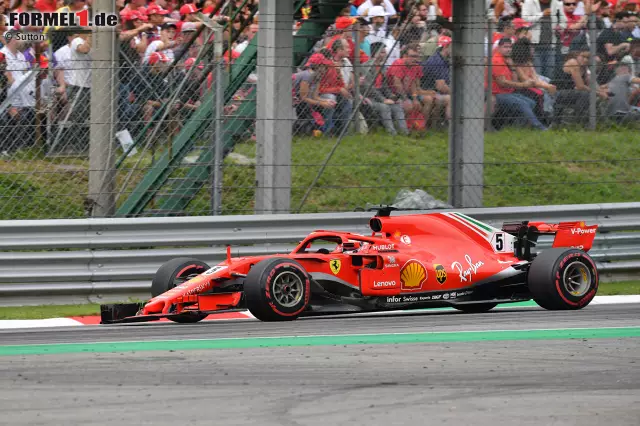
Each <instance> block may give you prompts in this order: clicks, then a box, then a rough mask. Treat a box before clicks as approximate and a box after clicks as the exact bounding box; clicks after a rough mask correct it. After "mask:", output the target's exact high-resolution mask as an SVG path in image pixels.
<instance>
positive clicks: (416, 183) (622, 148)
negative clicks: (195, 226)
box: [0, 0, 640, 219]
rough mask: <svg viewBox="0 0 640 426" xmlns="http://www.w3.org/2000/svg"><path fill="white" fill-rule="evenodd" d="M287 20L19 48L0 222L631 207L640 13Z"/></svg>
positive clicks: (2, 153) (411, 10)
mask: <svg viewBox="0 0 640 426" xmlns="http://www.w3.org/2000/svg"><path fill="white" fill-rule="evenodd" d="M285 3H286V2H280V4H278V2H275V1H265V0H263V1H261V2H259V3H258V2H256V1H253V0H240V1H234V2H231V1H229V2H225V3H222V2H217V3H215V6H213V8H209V9H206V13H205V9H204V8H203V6H204V7H205V8H206V7H208V6H209V3H206V4H205V3H202V4H201V3H199V2H196V3H194V4H195V6H197V7H200V8H201V9H200V10H199V11H196V12H195V13H188V14H186V15H183V14H178V15H177V16H178V18H177V19H176V21H177V23H178V25H176V26H172V25H167V23H166V22H165V23H164V26H161V27H160V28H159V27H158V26H157V24H161V25H162V22H163V21H167V20H170V19H174V18H175V14H169V15H161V14H159V13H160V12H158V10H157V9H156V10H155V12H156V13H149V12H153V11H154V10H153V9H152V7H151V6H149V7H148V8H147V9H146V11H145V13H138V14H136V13H133V12H131V13H130V12H127V11H126V10H125V11H124V13H123V10H114V11H115V12H116V13H119V14H120V17H121V25H120V26H119V27H118V28H116V29H115V30H114V31H112V32H107V33H99V34H96V33H94V34H93V36H92V37H91V36H90V35H89V34H86V33H84V34H83V32H82V31H79V30H73V31H71V30H69V31H65V30H64V29H59V30H55V31H54V30H51V31H47V37H48V38H49V42H48V43H44V44H43V43H31V44H24V45H21V46H18V45H17V44H16V43H17V42H16V41H15V40H14V41H9V42H8V44H7V46H5V49H9V51H10V52H11V54H9V55H7V54H5V61H4V62H3V65H4V66H5V69H6V71H7V72H5V73H2V76H3V77H4V80H3V81H2V82H0V83H2V87H3V89H4V94H5V97H4V99H3V101H2V104H1V107H0V113H1V114H2V116H1V117H0V135H2V136H1V138H2V141H1V142H0V219H32V218H39V219H45V218H51V219H53V218H83V217H140V216H181V215H195V216H198V215H212V214H213V215H219V214H252V213H288V212H291V213H298V212H344V211H354V210H361V209H366V208H367V206H369V205H374V204H392V203H393V204H395V205H397V206H400V207H407V208H433V207H446V206H449V205H454V206H456V207H479V206H484V207H499V206H520V205H547V204H563V203H591V202H621V201H627V200H635V199H638V196H639V195H640V189H639V188H640V186H639V185H638V183H639V182H638V181H639V180H640V179H639V175H638V172H637V171H636V170H637V169H638V162H639V161H640V145H638V143H637V137H636V130H637V126H638V123H639V122H640V121H639V120H638V118H639V117H640V113H639V112H638V111H640V84H639V83H640V26H639V24H638V22H639V19H638V11H639V10H638V6H637V5H636V4H635V3H632V4H629V5H624V6H622V5H616V6H615V8H612V7H611V6H609V5H608V3H607V2H604V1H584V2H576V1H574V0H564V2H562V1H558V0H551V1H549V2H544V1H538V0H535V1H526V2H504V3H505V4H507V7H506V9H504V10H502V9H496V8H495V7H494V8H487V7H486V2H484V1H474V2H467V3H465V4H463V2H457V1H454V4H453V11H452V12H451V11H447V10H443V9H442V8H437V7H434V6H433V3H432V2H427V1H404V2H398V1H392V2H390V4H392V5H393V10H389V8H388V7H387V6H383V5H386V3H383V5H380V6H377V7H371V8H367V4H369V3H370V2H355V3H357V4H360V3H362V4H361V5H360V6H353V7H351V4H352V3H353V2H347V1H346V0H345V1H337V0H334V1H323V0H314V1H307V0H295V1H292V2H291V3H292V4H288V3H286V4H285ZM375 3H376V2H373V3H372V4H375ZM496 4H502V3H501V2H498V3H496ZM181 5H182V3H181V4H180V5H179V6H181ZM547 6H548V7H547ZM109 7H111V8H113V7H114V6H113V5H111V6H109ZM162 13H164V12H162ZM158 16H159V17H160V18H158ZM223 16H226V17H228V18H229V20H228V21H227V22H225V21H224V20H221V19H220V18H221V17H223ZM158 19H160V21H158ZM74 31H75V32H74ZM87 40H89V41H87ZM98 41H100V42H98ZM109 43H110V44H109ZM84 45H86V46H90V47H91V51H90V52H89V53H83V48H82V46H84ZM15 49H17V51H20V52H22V55H23V56H22V57H20V55H17V54H15V53H13V52H15V51H16V50H15ZM105 55H106V56H105ZM16 58H17V59H16ZM32 58H33V59H32ZM460 176H462V177H460ZM457 191H458V192H457ZM465 191H466V192H465ZM460 194H462V195H460Z"/></svg>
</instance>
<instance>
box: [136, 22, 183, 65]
mask: <svg viewBox="0 0 640 426" xmlns="http://www.w3.org/2000/svg"><path fill="white" fill-rule="evenodd" d="M175 37H176V24H174V23H173V22H165V23H164V24H162V25H161V26H160V40H155V41H152V42H151V43H149V46H147V50H145V52H144V57H143V59H142V63H145V62H147V61H148V60H149V56H151V54H152V53H154V52H161V53H163V54H165V55H166V56H167V57H168V58H169V60H171V61H173V59H174V58H175V54H174V53H173V48H174V47H175V46H176V42H175Z"/></svg>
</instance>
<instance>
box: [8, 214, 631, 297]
mask: <svg viewBox="0 0 640 426" xmlns="http://www.w3.org/2000/svg"><path fill="white" fill-rule="evenodd" d="M432 211H433V210H432ZM437 211H449V210H437ZM458 211H462V212H464V213H465V214H467V215H469V216H472V217H475V218H477V219H480V220H483V221H486V222H488V223H491V224H492V225H494V226H496V227H500V226H501V225H502V223H503V222H504V221H514V220H545V221H549V222H559V221H563V220H584V221H586V222H588V223H597V224H598V225H600V228H599V229H598V235H597V236H596V239H595V245H594V248H593V249H592V250H591V252H590V254H591V255H592V256H593V257H594V259H595V260H596V261H597V262H598V267H599V268H600V270H601V277H602V280H603V281H613V280H621V279H632V278H637V277H639V276H640V232H638V231H640V203H619V204H587V205H559V206H534V207H506V208H486V209H459V210H458ZM426 212H428V211H412V212H394V213H392V214H397V215H399V214H408V213H426ZM372 215H373V212H355V213H326V214H300V215H259V216H258V215H256V216H196V217H160V218H136V219H119V218H118V219H63V220H21V221H12V220H8V221H1V222H0V306H11V305H33V304H60V303H89V302H92V303H96V302H105V301H114V300H127V299H130V298H133V299H142V300H144V299H146V298H148V297H149V291H150V286H151V279H152V277H153V274H154V273H155V271H156V270H157V269H158V267H160V265H161V264H162V263H163V262H165V261H167V260H169V259H171V258H174V257H179V256H193V257H197V258H200V259H202V260H203V261H205V262H207V263H210V264H214V263H217V262H220V261H222V260H223V259H224V258H225V256H226V249H225V245H226V244H231V245H232V252H233V255H234V256H238V255H243V256H244V255H247V256H250V255H257V254H272V253H283V252H284V253H286V252H289V251H290V250H291V249H292V248H293V247H294V246H295V245H296V244H297V243H298V242H299V241H300V240H301V239H302V238H304V237H305V236H306V235H307V234H308V233H309V232H310V231H312V230H317V229H331V230H337V231H350V232H357V233H364V234H369V233H370V232H371V231H370V229H369V227H368V221H369V218H370V217H371V216H372ZM634 231H635V232H634ZM550 244H551V239H549V238H546V239H545V238H541V240H540V244H539V246H538V248H539V249H540V248H544V247H548V246H549V245H550Z"/></svg>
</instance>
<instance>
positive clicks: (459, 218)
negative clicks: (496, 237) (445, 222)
mask: <svg viewBox="0 0 640 426" xmlns="http://www.w3.org/2000/svg"><path fill="white" fill-rule="evenodd" d="M453 217H454V218H455V219H457V220H459V221H460V222H462V223H464V224H465V225H467V226H468V227H469V228H471V229H473V230H474V231H476V232H478V233H479V234H480V235H482V236H484V237H487V236H488V235H489V233H488V232H487V231H485V230H484V229H482V228H480V227H478V226H476V225H475V224H474V223H473V222H471V221H470V220H467V219H466V218H464V217H462V216H461V215H460V214H459V213H453Z"/></svg>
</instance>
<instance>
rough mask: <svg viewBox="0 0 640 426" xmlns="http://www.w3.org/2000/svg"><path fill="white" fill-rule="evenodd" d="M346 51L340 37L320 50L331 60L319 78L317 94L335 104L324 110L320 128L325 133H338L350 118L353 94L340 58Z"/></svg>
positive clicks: (343, 41)
mask: <svg viewBox="0 0 640 426" xmlns="http://www.w3.org/2000/svg"><path fill="white" fill-rule="evenodd" d="M348 52H349V47H348V44H347V41H346V40H344V39H342V38H339V39H337V40H335V41H334V42H333V44H332V45H331V47H330V48H326V49H321V50H320V53H321V54H323V55H325V57H326V58H327V59H330V60H331V62H332V66H330V67H328V69H327V70H326V72H325V73H324V74H323V76H322V78H321V79H320V83H319V89H318V94H319V95H320V98H321V99H325V100H329V101H332V103H335V105H336V107H335V108H333V109H328V110H326V111H325V114H326V115H325V117H324V120H325V124H324V126H323V127H322V128H321V129H320V130H321V131H322V133H324V134H325V135H336V134H340V132H341V131H342V128H343V127H344V126H346V125H348V124H349V118H351V112H352V110H353V94H352V93H351V92H350V91H349V89H348V87H347V84H346V82H345V77H344V73H343V71H345V70H344V69H343V64H342V59H343V58H346V57H347V55H348ZM334 117H336V118H334Z"/></svg>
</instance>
